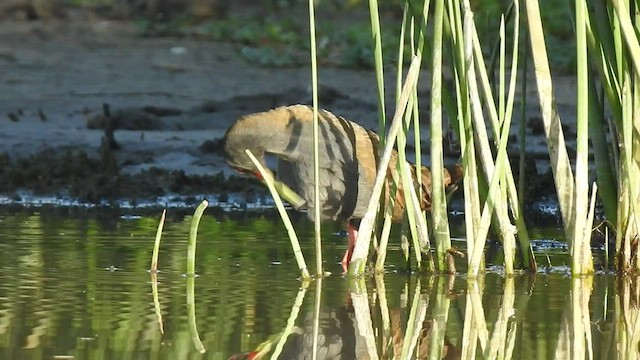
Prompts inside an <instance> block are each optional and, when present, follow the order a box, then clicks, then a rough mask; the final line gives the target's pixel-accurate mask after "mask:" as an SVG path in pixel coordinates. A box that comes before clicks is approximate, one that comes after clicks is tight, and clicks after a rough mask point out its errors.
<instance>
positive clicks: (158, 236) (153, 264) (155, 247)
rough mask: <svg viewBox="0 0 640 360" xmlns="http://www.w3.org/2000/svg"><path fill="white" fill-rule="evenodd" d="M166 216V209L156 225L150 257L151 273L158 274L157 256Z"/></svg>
mask: <svg viewBox="0 0 640 360" xmlns="http://www.w3.org/2000/svg"><path fill="white" fill-rule="evenodd" d="M166 214H167V209H164V210H162V215H160V223H158V230H157V231H156V241H155V243H154V244H153V254H152V255H151V272H152V273H156V272H158V254H159V252H160V239H161V238H162V228H163V227H164V219H165V216H166Z"/></svg>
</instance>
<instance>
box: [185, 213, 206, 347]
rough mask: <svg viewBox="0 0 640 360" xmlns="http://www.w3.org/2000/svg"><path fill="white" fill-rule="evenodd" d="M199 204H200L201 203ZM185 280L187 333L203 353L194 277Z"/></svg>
mask: <svg viewBox="0 0 640 360" xmlns="http://www.w3.org/2000/svg"><path fill="white" fill-rule="evenodd" d="M203 202H204V201H203ZM200 205H202V203H201V204H200ZM205 208H206V206H205ZM198 209H200V206H199V207H198ZM197 211H198V210H196V212H197ZM203 211H204V209H203ZM194 217H195V215H194ZM192 224H193V223H192ZM196 228H197V227H196ZM186 280H187V319H188V322H189V334H190V335H191V340H192V341H193V345H194V346H195V347H196V350H198V352H199V353H201V354H204V353H205V352H206V350H205V348H204V345H202V340H200V334H199V333H198V325H197V323H196V297H195V287H196V285H195V281H196V277H195V276H187V279H186Z"/></svg>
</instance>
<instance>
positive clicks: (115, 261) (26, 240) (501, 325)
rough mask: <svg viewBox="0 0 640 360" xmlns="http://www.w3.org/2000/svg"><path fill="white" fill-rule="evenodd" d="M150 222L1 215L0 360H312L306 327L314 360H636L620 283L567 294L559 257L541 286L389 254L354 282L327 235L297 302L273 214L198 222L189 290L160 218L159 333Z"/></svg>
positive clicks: (179, 253) (182, 250)
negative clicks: (416, 265)
mask: <svg viewBox="0 0 640 360" xmlns="http://www.w3.org/2000/svg"><path fill="white" fill-rule="evenodd" d="M157 222H158V216H157V214H154V213H153V212H152V213H151V214H147V215H145V216H130V215H128V216H122V215H121V214H118V213H115V212H111V211H99V210H92V211H90V212H86V211H73V210H71V211H67V210H64V209H57V210H55V209H54V210H42V211H41V210H37V211H35V210H18V211H9V210H6V209H5V210H2V211H0V253H1V255H0V358H2V359H53V358H74V359H228V358H230V357H234V358H236V359H259V358H270V357H271V355H272V353H273V351H274V350H275V349H276V348H281V351H282V352H281V355H280V358H281V359H306V358H309V359H310V358H311V353H312V348H313V334H314V328H313V319H314V315H316V317H318V318H319V329H318V334H319V336H318V338H317V339H318V343H319V344H318V349H319V356H318V358H319V359H329V358H330V359H356V358H357V359H367V358H376V356H377V357H379V358H401V354H403V352H404V354H410V355H404V356H407V357H410V356H411V357H413V358H440V357H443V358H448V359H456V358H461V357H462V358H473V357H474V355H473V354H475V357H476V358H491V357H500V356H504V357H506V358H509V357H512V358H522V359H554V358H562V357H564V356H568V355H567V354H569V353H570V352H571V351H573V352H575V351H582V350H580V349H582V348H581V346H584V347H585V349H588V348H589V346H590V347H591V349H592V351H593V353H594V356H595V358H615V357H616V355H615V349H616V347H618V349H622V350H624V349H627V351H629V352H632V353H637V350H638V347H637V342H636V343H635V347H634V345H633V344H634V343H633V342H632V341H631V340H627V341H626V342H622V340H621V339H622V338H623V337H622V336H621V335H620V334H622V333H623V328H624V324H620V323H616V316H618V317H620V316H622V314H623V311H620V310H618V311H617V312H616V311H615V309H616V308H617V309H620V308H622V307H623V306H628V305H629V304H630V303H632V302H633V301H629V298H633V297H630V296H628V294H627V295H625V296H627V297H626V298H625V296H619V295H620V294H622V295H624V294H625V293H624V288H625V286H624V285H621V286H619V287H618V288H617V289H616V291H617V293H616V291H614V288H616V287H614V283H615V278H614V277H612V276H609V275H603V274H600V275H597V276H595V277H593V278H589V279H587V280H573V281H572V279H571V277H570V276H569V275H568V273H567V268H566V267H565V266H563V263H567V258H566V255H564V254H563V252H564V251H565V250H564V249H563V248H562V246H558V248H555V247H553V246H551V247H540V248H539V249H538V257H539V262H540V263H541V265H545V266H546V265H548V264H550V265H553V266H550V267H546V268H544V269H543V270H541V271H540V272H539V273H538V274H535V275H528V274H523V275H520V276H517V277H515V278H505V277H504V276H503V275H502V274H501V271H500V269H501V268H500V267H499V266H493V265H492V266H490V268H491V269H493V270H494V271H491V272H489V273H488V274H487V275H486V276H485V277H484V278H483V279H480V280H478V281H473V282H468V281H467V279H466V277H465V276H464V274H463V272H462V271H461V272H460V274H459V275H456V276H426V275H417V274H410V273H408V272H407V271H406V269H405V267H404V266H403V265H402V263H403V262H402V255H401V252H400V251H399V246H398V244H397V241H396V240H394V242H393V244H392V247H391V249H390V253H389V256H388V260H387V263H388V264H389V266H388V267H387V273H386V274H384V275H383V276H378V277H373V276H370V277H367V278H365V279H364V280H362V281H360V282H354V281H351V282H350V281H348V280H347V279H345V278H343V277H342V276H340V272H341V267H340V265H339V259H341V257H342V254H343V252H344V249H345V239H344V238H343V237H341V236H340V235H338V234H336V233H337V232H338V231H339V230H340V226H339V225H337V224H336V225H334V224H325V226H324V228H323V231H324V234H323V238H324V241H325V243H324V260H325V264H324V267H325V269H326V270H328V271H331V272H333V275H332V276H330V277H328V278H325V279H324V280H323V281H322V283H321V284H320V285H321V286H320V288H318V285H319V284H318V282H312V283H310V284H309V285H308V287H306V286H305V285H304V284H303V283H301V282H300V281H299V279H298V278H297V277H298V274H299V271H298V270H297V267H296V263H295V261H294V259H293V253H292V251H291V249H290V244H289V241H288V238H287V235H286V231H285V230H284V228H283V227H282V226H281V224H280V223H279V222H278V221H277V219H275V218H274V214H273V213H272V212H269V213H266V214H248V213H220V214H215V215H210V214H209V215H206V216H205V217H204V218H203V219H202V221H201V224H200V231H199V237H198V248H197V264H196V271H197V273H198V276H197V277H196V278H195V279H193V278H191V279H190V278H188V277H185V276H184V273H185V270H186V262H185V258H186V241H187V236H188V232H189V223H190V217H189V216H188V215H187V216H185V215H184V214H180V212H179V211H171V210H170V211H169V212H168V218H167V222H166V224H165V229H164V235H163V239H162V245H161V253H160V260H159V267H160V269H161V272H160V273H159V274H158V275H157V281H158V282H157V291H158V297H157V303H158V307H159V310H160V313H161V315H162V322H161V323H162V329H163V330H164V333H162V332H161V328H160V325H159V321H158V317H157V315H156V311H155V308H154V297H153V292H152V282H151V280H152V277H151V274H150V273H149V272H148V269H149V264H150V259H151V251H152V247H153V240H154V236H155V231H156V227H157ZM294 225H295V226H296V228H297V229H298V231H299V234H300V235H301V241H302V247H303V252H304V253H305V254H306V257H307V262H308V264H309V266H310V268H314V267H315V265H314V263H313V261H314V256H313V248H314V246H313V244H312V240H311V239H312V236H311V235H312V234H311V231H312V226H311V225H310V224H309V222H308V221H306V219H304V218H298V219H295V220H294ZM533 233H534V234H535V235H537V237H538V238H543V237H544V238H546V239H550V238H551V237H553V236H555V235H557V234H559V233H558V232H557V231H553V230H549V229H547V230H545V231H538V232H535V231H534V232H533ZM554 234H555V235H554ZM549 243H551V244H553V243H552V242H549ZM458 246H459V247H461V248H462V247H463V246H464V244H463V243H459V244H458ZM460 262H462V263H463V262H464V259H462V260H460ZM190 280H191V281H192V285H193V291H194V304H195V309H194V315H195V317H194V318H193V319H192V322H191V323H190V322H189V316H188V314H189V310H190V309H191V308H190V307H189V306H187V284H188V282H189V281H190ZM319 289H320V290H321V291H319ZM318 295H320V297H319V299H318ZM625 299H626V300H625ZM316 304H318V306H319V307H316ZM634 311H635V312H637V310H635V309H634V308H633V306H631V309H629V308H627V312H634ZM634 314H635V313H634ZM575 319H581V320H580V321H575ZM634 319H635V318H634ZM622 321H623V322H624V320H622ZM629 321H631V320H629ZM288 322H289V324H290V326H287V323H288ZM616 324H617V325H616ZM629 324H631V325H633V324H635V323H633V322H630V323H629ZM578 325H580V326H582V332H579V330H578V329H579V328H580V327H578ZM616 326H617V327H618V329H620V330H618V332H616V331H614V329H615V328H616ZM628 326H629V325H628ZM194 329H197V331H198V336H199V338H200V339H201V342H202V343H201V346H202V348H203V349H204V350H205V352H203V353H201V352H200V349H201V348H200V347H199V346H200V345H199V344H198V343H197V341H194V337H195V333H194ZM285 329H287V330H288V331H290V332H289V335H288V337H286V338H284V337H282V334H283V332H284V331H285ZM279 343H280V344H279ZM580 344H583V345H580ZM586 344H588V345H589V346H586ZM261 350H265V353H264V354H263V353H261V352H260V351H261ZM266 350H270V352H267V351H266ZM585 351H586V350H585ZM603 356H604V357H603Z"/></svg>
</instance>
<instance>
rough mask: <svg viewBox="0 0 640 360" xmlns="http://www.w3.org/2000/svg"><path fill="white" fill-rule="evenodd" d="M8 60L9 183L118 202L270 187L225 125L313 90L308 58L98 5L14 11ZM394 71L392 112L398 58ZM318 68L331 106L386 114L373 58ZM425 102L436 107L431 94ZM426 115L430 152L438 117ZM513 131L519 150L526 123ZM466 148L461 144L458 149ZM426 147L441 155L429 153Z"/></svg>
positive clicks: (2, 144) (389, 94) (544, 181)
mask: <svg viewBox="0 0 640 360" xmlns="http://www.w3.org/2000/svg"><path fill="white" fill-rule="evenodd" d="M0 68H1V69H2V73H3V76H2V81H0V96H1V98H2V101H0V117H1V118H0V194H1V196H4V197H5V198H6V199H21V198H23V197H24V194H33V195H47V196H54V197H60V198H66V197H69V198H73V199H78V200H80V201H81V202H89V203H97V202H104V201H107V202H113V203H116V204H117V201H118V200H119V199H127V200H128V201H134V202H136V201H141V200H144V201H154V200H155V199H157V198H158V197H159V196H162V195H167V194H175V195H187V196H191V195H192V196H194V197H202V196H207V194H209V195H211V194H215V195H216V196H220V199H222V200H224V199H225V198H226V196H227V195H226V194H230V193H242V194H255V193H260V192H264V189H262V187H260V186H259V184H257V183H256V182H255V181H252V180H250V179H247V178H242V177H237V176H234V175H233V173H232V172H231V170H230V169H228V167H227V166H226V165H225V163H224V161H223V159H222V157H221V149H220V139H221V138H222V136H223V135H224V132H225V130H226V129H227V127H228V126H229V125H230V124H231V123H232V122H233V121H234V120H235V119H236V118H238V117H239V116H242V115H244V114H247V113H252V112H258V111H264V110H266V109H269V108H273V107H276V106H280V105H289V104H296V103H307V104H309V103H311V96H310V93H309V90H308V89H309V83H310V69H309V66H307V65H303V66H297V67H285V68H277V69H274V68H268V67H261V66H258V65H255V64H253V63H249V62H247V61H246V59H245V58H243V57H242V56H240V52H239V47H238V45H237V44H232V43H223V42H214V41H211V40H209V39H200V38H196V37H143V36H141V33H140V29H139V27H137V26H136V24H135V22H133V21H130V20H124V21H122V20H113V19H106V18H97V19H96V18H95V17H90V16H86V15H84V16H77V15H76V17H74V16H73V15H69V14H66V16H65V17H64V18H63V19H57V18H51V19H47V20H46V21H21V20H14V19H9V20H6V21H3V22H1V23H0ZM385 76H386V84H388V86H387V89H386V93H385V96H386V109H387V114H388V117H389V118H391V116H392V115H393V111H394V99H395V94H394V91H393V88H394V86H395V85H394V84H395V78H394V77H395V71H394V69H393V68H392V67H390V68H388V69H387V70H386V75H385ZM319 78H320V82H321V91H320V105H321V107H323V108H326V109H328V110H330V111H332V112H333V113H335V114H339V115H342V116H345V117H346V118H349V119H351V120H354V121H357V122H359V123H361V124H362V125H363V126H365V127H367V128H371V129H374V128H376V127H377V121H378V115H377V111H378V110H377V101H376V96H377V91H376V85H375V75H374V74H373V72H371V71H367V70H360V69H349V68H343V67H331V66H321V67H320V69H319ZM428 78H429V74H428V72H426V71H423V73H422V74H421V79H422V80H421V82H420V85H419V91H420V93H421V94H428V93H429V84H428V81H426V80H427V79H428ZM530 78H533V77H530ZM556 82H557V84H555V85H556V95H557V96H558V99H559V111H560V113H561V114H563V121H564V122H566V123H567V124H572V123H573V119H574V115H573V114H572V111H573V110H572V109H573V106H574V99H573V95H572V94H573V88H572V86H573V84H574V80H573V79H571V78H567V77H557V78H556ZM526 95H527V98H528V99H529V104H528V110H527V114H528V118H529V119H530V120H529V121H528V124H527V139H526V141H527V149H528V152H527V157H528V158H529V159H530V160H529V162H528V164H529V166H528V170H527V181H528V185H527V186H529V187H530V188H528V189H529V191H527V194H528V195H527V198H526V199H525V200H526V202H527V203H530V204H533V203H534V202H535V201H538V200H540V199H546V198H553V187H551V186H550V184H549V179H550V175H549V174H550V173H549V171H548V169H549V167H548V155H546V153H547V151H546V144H545V142H544V137H543V134H541V131H540V122H541V120H540V118H539V116H540V115H539V111H538V108H537V105H536V104H535V101H534V100H535V99H537V98H536V96H535V87H534V86H531V87H530V88H529V90H528V94H526ZM516 106H518V105H516ZM105 109H108V114H105ZM421 112H422V113H423V115H426V116H428V114H429V112H428V105H427V104H426V101H425V104H423V105H421ZM424 118H425V119H426V118H427V117H424ZM421 126H422V128H421V132H422V135H423V141H424V143H423V144H422V147H423V152H425V153H426V152H428V141H427V139H428V138H429V125H428V121H424V122H423V123H422V125H421ZM512 133H513V136H514V140H513V141H512V145H511V148H510V153H511V154H512V156H513V154H514V153H517V138H516V137H515V136H516V134H517V133H518V127H517V124H515V126H514V128H513V130H512ZM570 146H572V145H571V142H570ZM409 147H410V148H411V147H413V143H412V142H411V141H410V143H409ZM457 156H458V155H457V153H456V152H455V151H453V152H451V153H450V156H449V157H448V158H447V159H446V161H447V162H454V161H457V158H456V157H457ZM423 161H424V162H425V163H427V164H428V156H425V157H424V159H423ZM516 164H517V162H513V161H512V166H513V168H514V172H516V171H517V170H516V169H517V166H516Z"/></svg>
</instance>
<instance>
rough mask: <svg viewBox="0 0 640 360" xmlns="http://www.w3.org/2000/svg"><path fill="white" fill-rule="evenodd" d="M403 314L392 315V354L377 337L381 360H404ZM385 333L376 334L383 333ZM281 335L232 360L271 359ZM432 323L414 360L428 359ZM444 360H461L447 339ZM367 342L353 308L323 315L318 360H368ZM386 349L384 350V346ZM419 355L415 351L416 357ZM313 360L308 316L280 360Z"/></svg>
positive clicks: (425, 329) (426, 325)
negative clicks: (401, 357) (359, 327)
mask: <svg viewBox="0 0 640 360" xmlns="http://www.w3.org/2000/svg"><path fill="white" fill-rule="evenodd" d="M401 314H402V311H401V310H400V309H395V310H391V311H390V320H391V339H389V340H390V341H392V344H393V346H392V350H391V351H392V353H391V354H388V353H386V352H385V350H387V349H382V352H380V351H381V349H380V347H381V345H382V344H383V343H388V341H385V340H383V339H381V338H380V337H376V339H374V340H375V341H376V342H377V343H378V344H377V347H378V349H377V351H378V354H379V355H380V358H381V359H400V355H401V353H402V346H403V343H404V339H405V336H404V335H405V333H404V331H403V329H402V321H401V317H402V316H401ZM381 332H382V331H381V330H380V331H378V332H376V331H374V333H381ZM279 337H280V334H278V336H272V337H271V338H270V339H269V340H267V341H265V342H263V343H262V344H261V345H260V346H258V348H257V349H256V350H255V351H252V352H249V353H244V354H237V355H234V356H232V357H230V358H229V360H259V359H263V358H267V357H270V356H271V355H270V353H271V351H273V349H274V348H275V346H276V343H277V342H278V340H279ZM430 337H431V321H430V320H425V321H424V322H423V328H422V331H420V334H419V336H418V338H417V341H418V343H417V345H416V346H415V348H416V349H417V354H418V356H417V357H415V356H414V357H412V358H413V359H428V358H429V344H430V342H431V338H430ZM443 341H444V344H443V348H442V359H449V360H453V359H459V358H460V355H461V352H460V349H458V348H456V347H455V346H453V345H452V344H451V343H450V342H449V341H448V340H447V339H446V338H445V339H443ZM365 342H366V339H365V338H364V337H363V336H362V335H360V334H359V332H358V323H357V319H356V316H355V314H354V310H353V307H351V306H350V305H348V306H341V307H338V308H336V309H334V310H332V311H329V312H326V311H325V312H321V313H320V319H319V332H318V352H317V359H318V360H351V359H358V360H365V359H370V356H369V354H368V353H367V349H366V344H365ZM382 347H383V348H384V346H382ZM415 353H416V351H414V354H415ZM312 358H313V313H312V312H311V313H308V314H307V316H306V318H305V321H304V325H303V326H302V327H297V326H296V327H294V329H293V332H292V333H291V334H290V335H289V337H288V338H287V342H286V343H285V345H284V348H283V350H282V353H281V354H280V356H279V359H287V360H309V359H312Z"/></svg>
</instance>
